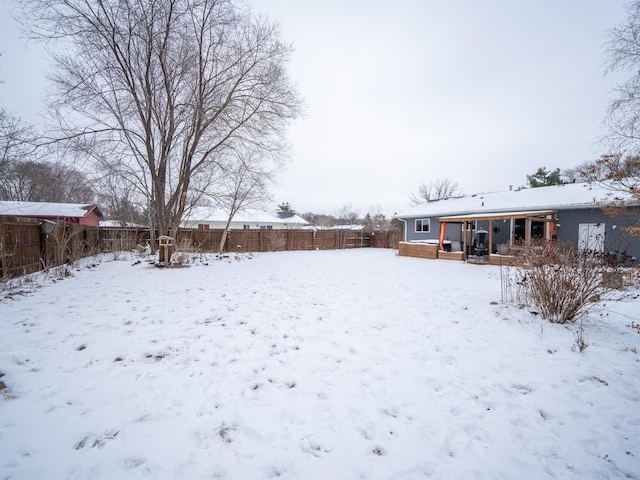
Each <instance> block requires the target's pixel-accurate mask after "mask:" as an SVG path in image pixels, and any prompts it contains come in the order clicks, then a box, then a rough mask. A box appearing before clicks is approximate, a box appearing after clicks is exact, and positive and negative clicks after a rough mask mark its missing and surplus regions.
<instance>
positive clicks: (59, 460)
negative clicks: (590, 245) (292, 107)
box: [0, 250, 640, 479]
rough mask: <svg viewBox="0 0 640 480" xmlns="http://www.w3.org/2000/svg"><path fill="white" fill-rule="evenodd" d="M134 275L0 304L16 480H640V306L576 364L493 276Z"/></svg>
mask: <svg viewBox="0 0 640 480" xmlns="http://www.w3.org/2000/svg"><path fill="white" fill-rule="evenodd" d="M132 263H133V262H132V261H110V262H107V261H104V262H101V263H99V264H98V265H97V266H95V267H93V268H86V267H81V268H78V269H74V271H73V274H74V275H73V276H72V277H69V278H65V279H64V280H61V281H57V282H51V281H49V282H47V284H46V285H44V286H43V287H42V288H35V286H34V285H31V286H30V287H28V288H29V289H30V290H31V292H30V293H28V294H26V295H15V296H13V298H6V297H5V295H4V294H0V328H1V331H2V335H1V336H0V371H1V372H3V373H4V376H3V377H2V379H1V380H2V381H4V382H5V383H6V385H7V388H6V389H4V390H2V391H1V392H0V478H1V479H5V478H11V479H35V478H47V479H67V478H68V479H116V478H117V479H132V478H141V479H148V478H154V479H155V478H157V479H210V478H225V479H266V478H287V479H358V478H367V479H418V478H420V479H422V478H434V479H440V478H443V479H444V478H446V479H493V478H499V479H507V478H519V479H543V478H559V479H560V478H561V479H584V478H598V479H601V478H640V353H638V352H639V351H640V334H638V332H636V331H635V330H633V329H631V328H628V327H627V325H629V324H630V323H631V322H632V320H635V321H636V323H640V321H639V317H640V313H639V312H640V308H638V307H639V306H640V299H639V298H638V296H637V292H636V294H635V298H633V296H634V295H633V292H629V293H628V297H629V299H628V301H626V302H614V303H608V304H606V305H603V306H601V307H600V308H599V309H598V311H596V312H593V313H592V314H591V315H590V316H589V317H588V318H587V319H586V320H585V328H586V333H587V341H588V343H589V344H590V345H589V347H588V348H587V349H586V350H585V352H584V353H579V352H577V351H575V347H574V343H575V337H574V333H575V331H576V330H577V326H576V325H567V326H563V325H553V324H550V323H547V322H545V321H542V320H541V319H540V318H539V317H536V316H535V315H532V314H531V313H529V312H528V311H527V310H526V309H520V308H518V307H516V306H510V305H503V304H500V269H499V268H498V267H489V266H474V265H466V264H463V263H458V262H446V261H429V260H422V259H416V258H406V257H398V256H396V254H395V251H393V250H351V251H319V252H282V253H266V254H258V255H256V256H255V257H254V258H252V259H244V260H242V261H222V262H221V261H213V262H210V263H209V264H208V265H198V266H192V267H189V268H183V269H156V268H153V267H150V266H148V265H147V264H144V263H142V264H139V265H135V266H132ZM23 288H27V287H23ZM572 347H573V348H572Z"/></svg>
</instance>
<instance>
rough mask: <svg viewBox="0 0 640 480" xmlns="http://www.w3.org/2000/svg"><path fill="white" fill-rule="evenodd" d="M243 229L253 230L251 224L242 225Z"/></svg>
mask: <svg viewBox="0 0 640 480" xmlns="http://www.w3.org/2000/svg"><path fill="white" fill-rule="evenodd" d="M242 229H243V230H251V225H242Z"/></svg>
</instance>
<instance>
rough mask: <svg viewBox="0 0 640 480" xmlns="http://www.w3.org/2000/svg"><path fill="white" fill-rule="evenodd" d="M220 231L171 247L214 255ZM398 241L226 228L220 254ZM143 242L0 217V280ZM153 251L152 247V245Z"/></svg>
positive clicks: (184, 235)
mask: <svg viewBox="0 0 640 480" xmlns="http://www.w3.org/2000/svg"><path fill="white" fill-rule="evenodd" d="M47 227H48V229H47ZM223 232H224V231H223V230H195V229H180V230H179V231H178V238H177V239H176V249H177V250H178V251H184V252H217V251H218V248H219V245H220V241H221V240H222V236H223ZM156 238H157V235H156ZM401 240H402V232H399V231H389V232H364V231H353V230H316V231H314V230H266V229H265V230H231V231H230V232H229V234H228V235H227V239H226V242H225V245H224V249H223V251H225V252H276V251H287V250H336V249H346V248H365V247H374V248H396V249H397V248H398V244H399V243H400V241H401ZM149 241H150V231H149V229H148V228H146V229H145V228H114V227H108V228H96V227H89V226H86V225H77V224H69V223H57V224H53V223H51V222H43V221H38V220H34V219H21V218H15V217H3V216H0V259H1V262H0V278H8V277H15V276H19V275H24V274H26V273H33V272H36V271H38V270H41V269H46V268H50V267H54V266H58V265H62V264H64V263H67V262H70V261H74V260H77V259H79V258H82V257H85V256H89V255H94V254H96V253H99V252H117V251H132V250H135V249H136V247H137V246H139V245H141V246H145V245H146V244H147V242H149ZM154 247H155V248H157V245H155V246H154Z"/></svg>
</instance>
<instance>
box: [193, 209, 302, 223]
mask: <svg viewBox="0 0 640 480" xmlns="http://www.w3.org/2000/svg"><path fill="white" fill-rule="evenodd" d="M289 213H291V212H289ZM228 217H229V214H228V212H225V211H224V210H222V209H221V208H217V207H193V208H192V209H191V211H189V213H188V214H187V215H185V217H184V219H183V223H184V222H189V223H196V222H226V221H227V219H228ZM232 221H233V222H234V223H247V224H287V225H289V224H296V225H309V222H307V221H306V220H305V219H304V218H302V217H301V216H299V215H296V214H295V213H291V214H290V215H288V216H286V217H285V218H282V217H281V216H280V215H279V214H278V212H273V213H272V212H269V211H267V210H258V209H246V210H242V211H239V212H237V213H236V214H235V215H234V216H233V220H232Z"/></svg>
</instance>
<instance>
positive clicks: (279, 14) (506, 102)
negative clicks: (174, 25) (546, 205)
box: [0, 0, 626, 215]
mask: <svg viewBox="0 0 640 480" xmlns="http://www.w3.org/2000/svg"><path fill="white" fill-rule="evenodd" d="M249 2H250V4H252V5H253V8H254V10H255V11H256V12H260V13H265V14H267V15H268V16H269V17H271V18H272V19H274V20H277V21H278V22H279V23H280V25H281V30H282V37H283V39H284V40H285V41H287V42H290V43H292V44H293V46H294V48H295V50H294V53H293V55H292V58H291V62H290V64H289V70H290V74H291V78H292V79H293V81H294V83H295V84H296V85H297V88H298V90H299V91H300V93H301V95H302V96H303V98H304V101H305V104H306V107H307V108H306V110H307V113H306V115H305V117H304V118H303V119H301V120H299V121H298V122H296V123H295V124H294V125H292V127H291V128H290V130H289V139H290V142H291V145H292V150H291V160H290V163H289V164H288V166H287V168H286V170H285V171H284V172H283V173H281V174H280V175H279V177H278V185H276V186H275V187H274V188H273V195H274V200H276V201H277V202H284V201H286V202H289V203H290V204H291V206H292V207H293V208H295V209H296V210H297V211H298V212H308V211H313V212H316V213H336V212H337V210H338V209H340V207H342V206H344V205H351V206H352V208H353V209H355V210H357V211H359V212H360V213H361V214H364V213H366V212H367V211H370V210H372V209H380V210H381V211H382V212H383V213H385V214H387V215H390V214H393V213H394V212H396V211H400V210H405V209H406V208H407V206H408V197H409V195H410V194H411V193H412V192H415V191H416V190H417V187H418V185H420V184H421V183H428V182H429V181H432V180H434V179H439V178H448V179H451V180H453V181H456V182H458V183H459V185H460V187H461V188H462V189H463V191H464V192H465V193H468V194H471V193H477V192H486V191H499V190H506V189H508V188H509V185H513V186H518V185H524V184H525V183H526V175H527V174H530V173H533V172H535V170H536V169H537V168H538V167H540V166H546V167H547V168H549V169H553V168H556V167H559V168H561V169H565V168H570V167H573V166H576V165H578V164H579V163H581V162H583V161H585V160H591V159H594V158H597V157H598V156H600V154H601V153H604V152H603V147H602V146H601V145H600V144H599V143H598V139H599V137H600V135H601V134H602V132H603V130H602V120H603V118H604V115H605V112H606V108H607V104H608V102H609V101H610V100H611V98H612V96H613V94H612V89H613V87H614V85H615V81H616V78H614V77H604V75H603V63H604V61H605V54H604V48H603V47H604V39H605V34H606V32H607V30H609V29H611V28H612V27H613V26H615V25H617V24H619V23H621V22H622V21H623V20H624V19H625V10H624V5H625V3H626V2H625V1H624V0H482V1H479V0H457V1H455V2H451V1H442V0H397V1H396V2H389V1H377V0H323V1H300V0H249ZM6 3H7V1H6V0H3V2H2V6H1V10H0V15H1V17H0V52H2V53H3V55H2V57H0V79H1V80H4V83H3V84H1V85H0V105H2V106H4V107H5V108H6V109H8V110H9V111H11V112H12V113H14V114H16V115H18V116H21V117H23V118H25V119H27V120H30V121H32V122H37V116H38V111H39V109H40V108H41V101H42V97H43V95H44V90H45V87H46V83H45V81H44V79H43V74H44V69H45V68H46V62H44V61H42V59H40V58H39V57H40V56H41V55H40V54H38V53H37V52H38V51H37V49H36V48H35V46H34V45H25V42H24V41H23V40H21V39H20V38H19V35H18V33H17V30H16V28H15V26H14V25H13V22H12V20H11V19H10V18H8V16H7V5H6ZM620 78H621V77H618V80H619V79H620Z"/></svg>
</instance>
